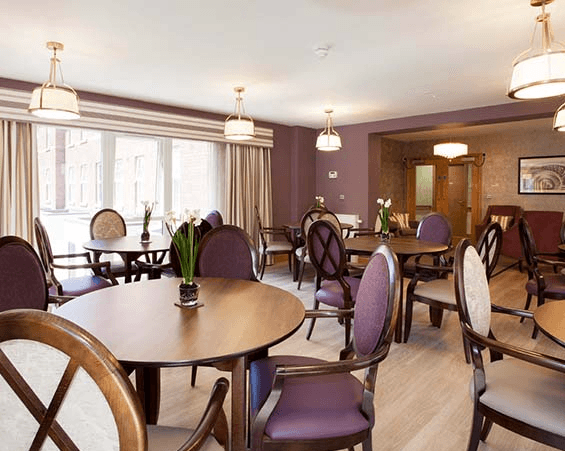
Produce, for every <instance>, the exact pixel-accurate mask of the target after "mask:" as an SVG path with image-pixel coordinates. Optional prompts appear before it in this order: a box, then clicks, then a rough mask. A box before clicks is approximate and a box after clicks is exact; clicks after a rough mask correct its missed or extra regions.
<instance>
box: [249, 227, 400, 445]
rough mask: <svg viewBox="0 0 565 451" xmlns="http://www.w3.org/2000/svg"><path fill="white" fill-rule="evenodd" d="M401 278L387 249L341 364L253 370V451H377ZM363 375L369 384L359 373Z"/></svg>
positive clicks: (273, 362)
mask: <svg viewBox="0 0 565 451" xmlns="http://www.w3.org/2000/svg"><path fill="white" fill-rule="evenodd" d="M318 223H325V221H317V222H315V223H314V224H318ZM327 226H329V227H331V226H330V225H329V224H328V225H327ZM327 226H326V227H327ZM316 229H317V227H316ZM322 230H324V231H326V230H327V229H326V228H324V229H322ZM310 233H312V231H311V232H310ZM328 257H329V256H328ZM399 277H400V275H399V272H398V261H397V259H396V256H395V254H394V253H393V252H392V251H391V249H390V248H389V247H388V246H386V245H381V246H379V247H378V248H377V249H376V251H375V253H373V256H372V258H371V260H370V262H369V263H368V266H367V269H366V271H365V273H364V274H363V278H362V280H361V285H360V287H359V294H358V298H357V304H356V306H355V320H354V327H353V340H352V341H351V343H349V344H348V346H347V347H346V348H345V349H343V350H342V351H341V352H340V356H339V360H338V361H333V362H328V361H324V360H321V359H316V358H311V357H307V356H303V355H296V356H289V355H286V356H282V355H281V356H271V357H267V358H264V359H260V360H256V361H254V362H252V363H251V364H250V371H249V383H250V409H251V449H253V450H257V451H259V450H264V451H267V450H280V449H291V450H293V451H302V450H304V451H306V450H307V451H311V450H314V451H315V450H320V451H321V450H337V449H349V450H352V449H353V447H354V445H356V444H358V443H362V444H363V450H364V451H371V449H372V440H371V430H372V428H373V425H374V424H375V407H374V405H375V403H374V392H375V383H376V377H377V370H378V367H379V363H380V362H382V361H383V360H384V359H385V358H386V356H387V354H388V351H389V348H390V344H391V341H392V336H393V332H394V326H395V321H396V319H397V315H398V305H399V294H400V293H399V287H400V279H399ZM308 313H309V314H320V312H315V311H313V312H308ZM358 370H364V377H363V379H362V380H361V381H360V380H359V379H357V377H355V376H354V375H353V374H351V373H352V372H353V371H358Z"/></svg>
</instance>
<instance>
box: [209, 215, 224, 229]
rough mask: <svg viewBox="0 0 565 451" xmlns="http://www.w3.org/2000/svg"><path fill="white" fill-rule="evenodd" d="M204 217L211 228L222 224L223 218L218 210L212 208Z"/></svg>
mask: <svg viewBox="0 0 565 451" xmlns="http://www.w3.org/2000/svg"><path fill="white" fill-rule="evenodd" d="M204 219H205V220H206V221H208V223H209V224H210V225H211V226H212V228H213V229H215V228H216V227H220V226H221V225H224V218H222V214H221V213H220V212H219V211H218V210H212V211H211V212H210V213H208V214H207V215H206V217H205V218H204Z"/></svg>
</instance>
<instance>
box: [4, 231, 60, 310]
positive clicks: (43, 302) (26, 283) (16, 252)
mask: <svg viewBox="0 0 565 451" xmlns="http://www.w3.org/2000/svg"><path fill="white" fill-rule="evenodd" d="M0 287H1V288H0V312H2V311H5V310H10V309H16V308H31V309H39V310H47V304H48V302H49V294H48V291H47V281H46V280H45V270H44V269H43V263H42V262H41V260H40V259H39V256H38V255H37V253H36V252H35V249H33V247H32V246H31V244H29V243H28V242H27V241H25V240H23V239H22V238H19V237H17V236H3V237H1V238H0Z"/></svg>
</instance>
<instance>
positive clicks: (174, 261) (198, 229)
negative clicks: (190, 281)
mask: <svg viewBox="0 0 565 451" xmlns="http://www.w3.org/2000/svg"><path fill="white" fill-rule="evenodd" d="M179 229H180V230H181V231H182V233H184V236H188V223H187V222H183V223H182V224H181V226H180V227H179ZM210 230H212V226H211V225H210V223H209V222H208V221H206V219H202V220H201V221H200V224H198V225H197V226H195V227H194V237H195V239H196V240H197V241H198V243H201V242H202V238H204V235H206V234H207V233H208V232H209V231H210ZM169 261H170V263H171V266H172V267H173V271H174V272H175V275H176V276H177V277H181V276H182V271H181V267H180V262H179V257H178V254H177V251H176V247H175V243H174V242H173V240H171V244H170V246H169ZM195 275H198V272H197V271H196V272H195Z"/></svg>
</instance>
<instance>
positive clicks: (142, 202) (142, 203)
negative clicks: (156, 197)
mask: <svg viewBox="0 0 565 451" xmlns="http://www.w3.org/2000/svg"><path fill="white" fill-rule="evenodd" d="M141 205H143V206H144V207H147V205H149V201H148V200H142V201H141Z"/></svg>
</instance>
